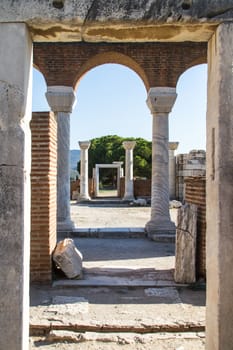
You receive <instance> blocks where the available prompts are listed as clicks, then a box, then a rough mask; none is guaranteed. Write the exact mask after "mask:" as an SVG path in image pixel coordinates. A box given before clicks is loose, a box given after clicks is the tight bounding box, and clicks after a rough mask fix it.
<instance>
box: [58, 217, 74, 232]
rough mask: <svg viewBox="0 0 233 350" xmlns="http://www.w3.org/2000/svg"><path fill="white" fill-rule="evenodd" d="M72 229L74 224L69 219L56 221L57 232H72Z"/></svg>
mask: <svg viewBox="0 0 233 350" xmlns="http://www.w3.org/2000/svg"><path fill="white" fill-rule="evenodd" d="M74 228H75V224H74V222H73V221H72V220H71V219H70V218H68V219H66V220H64V221H57V231H72V230H73V229H74Z"/></svg>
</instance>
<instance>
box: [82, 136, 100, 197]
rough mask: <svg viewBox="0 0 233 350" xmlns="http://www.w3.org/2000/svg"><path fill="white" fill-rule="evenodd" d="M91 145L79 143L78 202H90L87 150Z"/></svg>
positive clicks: (83, 142)
mask: <svg viewBox="0 0 233 350" xmlns="http://www.w3.org/2000/svg"><path fill="white" fill-rule="evenodd" d="M90 145H91V143H90V142H89V141H80V142H79V146H80V149H81V164H80V165H81V166H80V170H81V171H80V197H79V201H80V200H81V201H83V200H90V196H89V188H88V187H89V186H88V185H89V184H88V149H89V147H90ZM96 176H97V175H96Z"/></svg>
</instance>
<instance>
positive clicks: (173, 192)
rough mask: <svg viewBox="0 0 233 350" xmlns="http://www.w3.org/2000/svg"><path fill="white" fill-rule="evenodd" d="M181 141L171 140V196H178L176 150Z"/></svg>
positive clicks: (171, 197) (172, 197)
mask: <svg viewBox="0 0 233 350" xmlns="http://www.w3.org/2000/svg"><path fill="white" fill-rule="evenodd" d="M178 145H179V142H169V198H170V199H175V198H176V158H175V150H176V149H177V147H178Z"/></svg>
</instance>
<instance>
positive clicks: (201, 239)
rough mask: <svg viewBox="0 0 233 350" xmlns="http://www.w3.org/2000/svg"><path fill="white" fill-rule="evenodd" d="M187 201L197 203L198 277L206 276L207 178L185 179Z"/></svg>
mask: <svg viewBox="0 0 233 350" xmlns="http://www.w3.org/2000/svg"><path fill="white" fill-rule="evenodd" d="M185 202H187V203H193V204H196V205H197V266H196V267H197V277H204V278H205V277H206V179H205V177H203V176H201V177H189V178H187V179H186V180H185Z"/></svg>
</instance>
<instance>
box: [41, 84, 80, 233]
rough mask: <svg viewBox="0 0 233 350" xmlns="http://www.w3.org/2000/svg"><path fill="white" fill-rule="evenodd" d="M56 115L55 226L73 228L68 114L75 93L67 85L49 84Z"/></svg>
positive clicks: (51, 103)
mask: <svg viewBox="0 0 233 350" xmlns="http://www.w3.org/2000/svg"><path fill="white" fill-rule="evenodd" d="M46 97H47V101H48V103H49V105H50V107H51V110H52V111H53V112H54V113H55V114H56V115H57V141H58V143H57V228H58V230H66V229H71V228H73V226H74V224H73V222H72V221H71V218H70V114H71V112H72V109H73V106H74V102H75V93H74V90H73V88H72V87H69V86H49V87H48V89H47V93H46Z"/></svg>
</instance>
